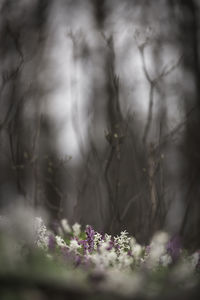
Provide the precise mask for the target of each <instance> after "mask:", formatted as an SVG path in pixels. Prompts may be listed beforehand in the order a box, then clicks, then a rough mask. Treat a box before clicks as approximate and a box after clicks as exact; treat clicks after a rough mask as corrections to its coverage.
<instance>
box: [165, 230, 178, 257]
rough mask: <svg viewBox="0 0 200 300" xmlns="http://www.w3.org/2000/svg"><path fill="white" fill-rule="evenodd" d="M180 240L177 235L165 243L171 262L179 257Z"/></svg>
mask: <svg viewBox="0 0 200 300" xmlns="http://www.w3.org/2000/svg"><path fill="white" fill-rule="evenodd" d="M180 250H181V239H180V236H179V235H174V236H173V237H172V238H171V239H170V240H169V242H168V243H167V252H168V253H169V254H170V255H171V257H172V260H173V261H176V260H177V259H178V258H179V256H180Z"/></svg>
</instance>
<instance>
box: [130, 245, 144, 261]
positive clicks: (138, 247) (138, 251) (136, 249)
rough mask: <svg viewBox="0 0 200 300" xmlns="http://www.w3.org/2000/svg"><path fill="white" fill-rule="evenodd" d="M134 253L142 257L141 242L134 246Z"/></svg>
mask: <svg viewBox="0 0 200 300" xmlns="http://www.w3.org/2000/svg"><path fill="white" fill-rule="evenodd" d="M132 254H133V256H134V257H135V258H138V257H140V255H141V254H142V246H140V245H139V244H136V245H135V246H134V247H133V248H132Z"/></svg>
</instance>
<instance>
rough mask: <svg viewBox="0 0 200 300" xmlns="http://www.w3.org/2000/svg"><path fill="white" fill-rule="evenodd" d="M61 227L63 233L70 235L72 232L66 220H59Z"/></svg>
mask: <svg viewBox="0 0 200 300" xmlns="http://www.w3.org/2000/svg"><path fill="white" fill-rule="evenodd" d="M61 225H62V227H63V230H64V231H65V233H70V232H71V231H72V230H71V227H70V225H69V223H68V221H67V219H62V220H61Z"/></svg>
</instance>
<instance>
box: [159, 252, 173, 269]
mask: <svg viewBox="0 0 200 300" xmlns="http://www.w3.org/2000/svg"><path fill="white" fill-rule="evenodd" d="M160 263H161V265H162V266H164V267H167V266H168V265H170V264H171V263H172V258H171V256H170V255H169V254H165V255H162V256H161V257H160Z"/></svg>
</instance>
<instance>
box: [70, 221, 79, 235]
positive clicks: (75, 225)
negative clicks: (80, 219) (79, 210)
mask: <svg viewBox="0 0 200 300" xmlns="http://www.w3.org/2000/svg"><path fill="white" fill-rule="evenodd" d="M72 230H73V232H74V235H75V236H79V234H80V233H81V225H80V224H78V223H75V224H74V225H73V226H72Z"/></svg>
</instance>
